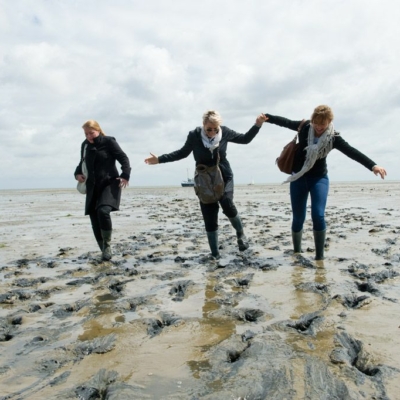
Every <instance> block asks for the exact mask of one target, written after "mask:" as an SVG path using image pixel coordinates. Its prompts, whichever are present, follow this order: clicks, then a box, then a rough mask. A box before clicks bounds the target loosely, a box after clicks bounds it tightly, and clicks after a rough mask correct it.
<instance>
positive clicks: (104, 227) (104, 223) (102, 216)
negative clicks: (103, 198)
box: [96, 206, 112, 261]
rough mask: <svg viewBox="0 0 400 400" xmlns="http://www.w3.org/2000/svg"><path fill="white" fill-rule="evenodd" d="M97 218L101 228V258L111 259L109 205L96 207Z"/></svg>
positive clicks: (110, 208)
mask: <svg viewBox="0 0 400 400" xmlns="http://www.w3.org/2000/svg"><path fill="white" fill-rule="evenodd" d="M96 211H97V219H98V221H99V226H100V230H101V236H102V238H103V259H104V260H106V261H108V260H111V257H112V252H111V236H112V221H111V215H110V213H111V211H112V207H110V206H99V207H97V210H96Z"/></svg>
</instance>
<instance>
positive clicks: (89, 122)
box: [82, 119, 106, 136]
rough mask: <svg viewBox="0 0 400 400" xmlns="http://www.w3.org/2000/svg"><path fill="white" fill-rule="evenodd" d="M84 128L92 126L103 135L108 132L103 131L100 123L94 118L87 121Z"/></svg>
mask: <svg viewBox="0 0 400 400" xmlns="http://www.w3.org/2000/svg"><path fill="white" fill-rule="evenodd" d="M82 128H83V129H85V128H91V129H94V130H95V131H98V132H100V135H101V136H106V134H105V133H104V132H103V130H102V129H101V127H100V125H99V123H98V122H97V121H95V120H94V119H89V120H88V121H86V122H85V123H84V124H83V125H82Z"/></svg>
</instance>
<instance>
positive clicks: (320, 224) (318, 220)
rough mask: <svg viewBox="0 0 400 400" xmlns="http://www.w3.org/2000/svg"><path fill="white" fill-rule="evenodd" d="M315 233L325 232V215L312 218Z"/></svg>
mask: <svg viewBox="0 0 400 400" xmlns="http://www.w3.org/2000/svg"><path fill="white" fill-rule="evenodd" d="M312 221H313V229H314V231H324V230H325V229H326V223H325V217H324V215H317V216H313V217H312Z"/></svg>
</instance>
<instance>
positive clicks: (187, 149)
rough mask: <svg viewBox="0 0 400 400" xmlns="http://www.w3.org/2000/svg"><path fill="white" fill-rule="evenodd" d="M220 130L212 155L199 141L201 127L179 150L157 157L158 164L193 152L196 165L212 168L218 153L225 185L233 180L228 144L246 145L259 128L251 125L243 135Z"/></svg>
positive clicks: (190, 134)
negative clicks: (228, 156)
mask: <svg viewBox="0 0 400 400" xmlns="http://www.w3.org/2000/svg"><path fill="white" fill-rule="evenodd" d="M221 130H222V137H221V140H220V142H219V146H218V147H217V148H216V149H214V151H213V153H211V151H210V150H209V149H207V148H206V147H205V146H204V144H203V141H202V139H201V127H197V128H196V129H194V130H193V131H190V132H189V134H188V136H187V139H186V143H185V144H184V146H183V147H182V148H181V149H180V150H176V151H173V152H172V153H169V154H163V155H162V156H160V157H158V161H159V163H167V162H172V161H178V160H181V159H183V158H186V157H187V156H189V154H190V153H191V152H192V151H193V157H194V159H195V161H196V165H198V164H204V165H207V166H212V165H215V164H216V163H217V161H218V153H219V157H220V161H219V167H220V169H221V172H222V176H223V178H224V181H225V184H226V183H227V182H228V181H230V180H232V179H233V172H232V169H231V167H230V165H229V161H228V159H227V158H226V149H227V147H228V142H232V143H238V144H248V143H250V142H251V141H252V140H253V139H254V138H255V136H256V135H257V133H258V131H259V130H260V128H259V127H258V126H256V125H253V126H252V127H251V128H250V130H249V131H248V132H247V133H245V134H243V133H237V132H235V131H233V130H232V129H229V128H227V127H226V126H221Z"/></svg>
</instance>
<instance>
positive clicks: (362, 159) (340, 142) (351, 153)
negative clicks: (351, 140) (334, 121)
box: [333, 134, 377, 171]
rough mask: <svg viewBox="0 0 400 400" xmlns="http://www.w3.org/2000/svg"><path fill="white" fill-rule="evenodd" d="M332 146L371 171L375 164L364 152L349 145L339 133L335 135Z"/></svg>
mask: <svg viewBox="0 0 400 400" xmlns="http://www.w3.org/2000/svg"><path fill="white" fill-rule="evenodd" d="M333 147H334V148H335V149H337V150H339V151H340V152H341V153H343V154H344V155H345V156H347V157H349V158H351V159H352V160H354V161H357V162H358V163H360V164H361V165H363V166H364V167H365V168H367V169H369V170H370V171H372V168H373V167H374V166H375V165H377V164H376V162H374V161H372V160H371V159H370V158H368V157H367V156H366V155H365V154H363V153H361V151H359V150H357V149H355V148H354V147H352V146H350V145H349V144H348V143H347V142H346V141H345V140H344V139H343V138H342V137H341V136H339V134H337V135H336V136H335V141H334V142H333Z"/></svg>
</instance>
